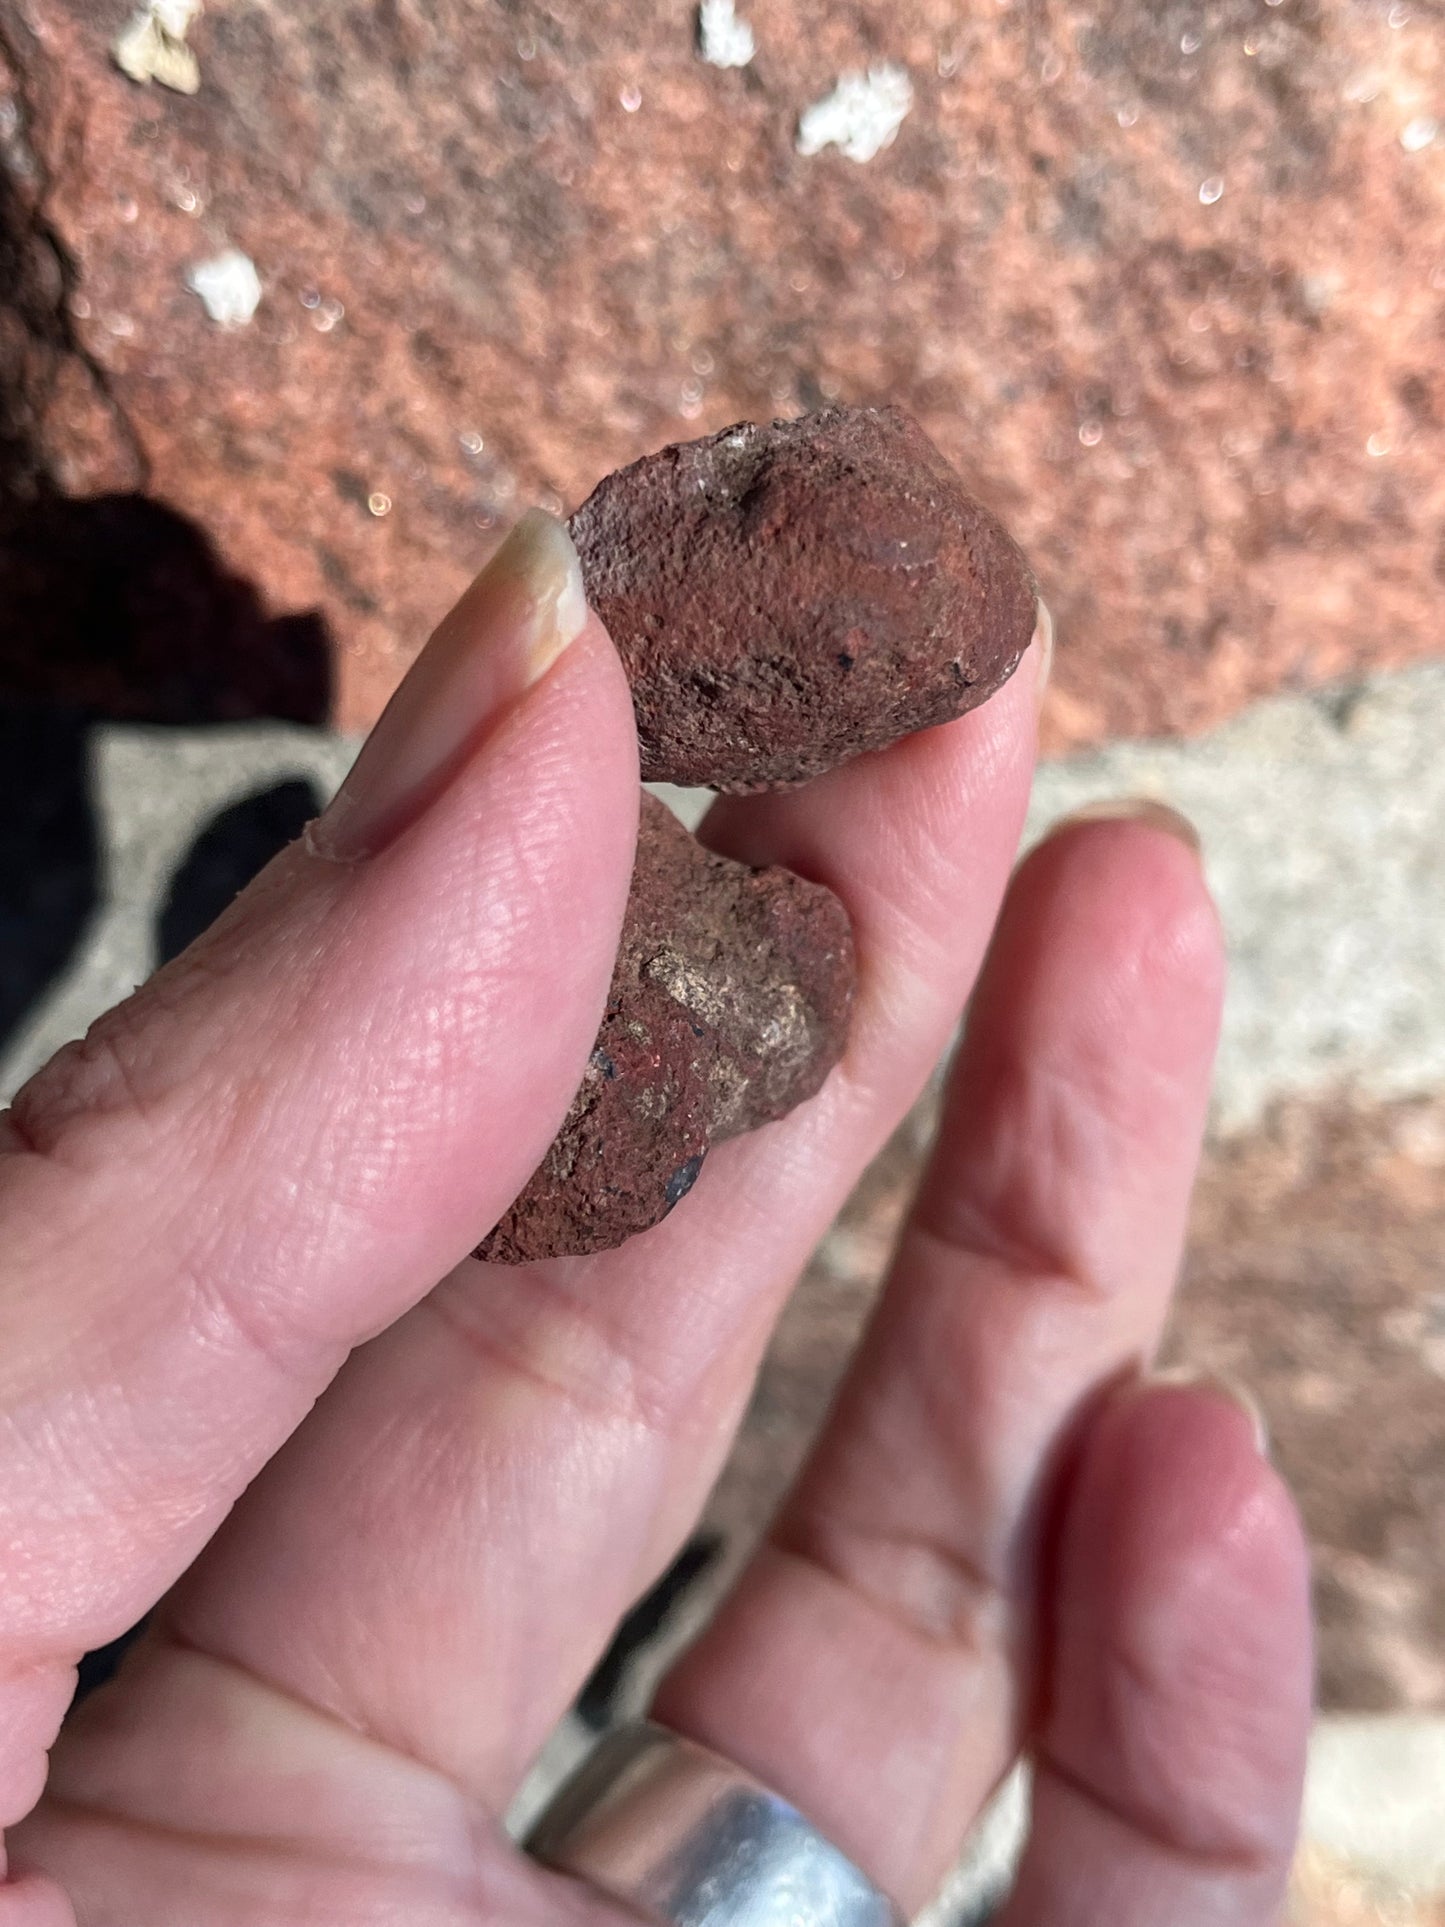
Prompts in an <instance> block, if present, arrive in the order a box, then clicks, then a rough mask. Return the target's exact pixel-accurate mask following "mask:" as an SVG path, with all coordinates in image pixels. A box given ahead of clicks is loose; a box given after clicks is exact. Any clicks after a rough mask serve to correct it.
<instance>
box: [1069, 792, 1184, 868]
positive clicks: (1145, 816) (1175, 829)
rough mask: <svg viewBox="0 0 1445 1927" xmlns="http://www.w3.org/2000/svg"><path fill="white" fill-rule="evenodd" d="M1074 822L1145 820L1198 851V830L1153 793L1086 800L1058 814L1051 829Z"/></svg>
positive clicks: (1152, 826) (1134, 821)
mask: <svg viewBox="0 0 1445 1927" xmlns="http://www.w3.org/2000/svg"><path fill="white" fill-rule="evenodd" d="M1075 823H1147V824H1148V825H1149V826H1150V828H1151V829H1155V830H1162V831H1163V832H1164V834H1165V835H1166V836H1172V837H1176V838H1177V839H1178V840H1179V842H1181V843H1182V844H1184V845H1185V847H1186V848H1187V849H1190V850H1192V851H1193V852H1194V854H1195V855H1196V856H1198V855H1199V854H1200V849H1201V846H1200V841H1199V832H1198V830H1196V829H1195V827H1194V825H1193V824H1192V823H1191V822H1190V821H1189V818H1188V817H1187V816H1183V815H1181V814H1180V812H1179V811H1178V810H1176V809H1172V808H1171V807H1170V805H1169V804H1168V803H1160V802H1157V801H1156V800H1155V799H1154V797H1152V796H1118V797H1108V798H1104V799H1103V800H1101V801H1100V802H1097V803H1085V804H1084V805H1083V806H1082V807H1081V808H1080V809H1077V810H1070V812H1069V814H1068V815H1067V816H1065V817H1061V818H1060V819H1059V821H1058V822H1057V823H1056V824H1055V825H1054V828H1055V829H1056V830H1063V829H1068V828H1070V827H1071V826H1072V825H1073V824H1075Z"/></svg>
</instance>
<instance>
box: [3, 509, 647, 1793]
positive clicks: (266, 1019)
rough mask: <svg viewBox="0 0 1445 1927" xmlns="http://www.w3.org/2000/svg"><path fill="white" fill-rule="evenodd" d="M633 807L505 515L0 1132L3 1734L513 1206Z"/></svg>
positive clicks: (536, 551)
mask: <svg viewBox="0 0 1445 1927" xmlns="http://www.w3.org/2000/svg"><path fill="white" fill-rule="evenodd" d="M637 806H638V783H637V751H636V738H635V732H634V728H633V722H632V711H631V704H630V700H629V695H628V690H627V686H626V682H625V680H624V677H623V675H622V671H621V668H620V665H619V664H618V661H617V658H616V656H615V654H614V653H613V651H612V648H611V646H610V644H609V643H608V641H607V638H606V636H605V634H604V633H603V631H602V629H601V628H600V626H599V625H598V624H597V622H596V620H595V618H592V617H590V616H589V615H588V613H587V610H586V605H585V602H584V599H583V592H582V583H581V574H580V570H579V568H578V564H577V558H576V555H575V553H574V552H573V550H572V546H571V543H570V541H569V540H568V538H567V536H566V533H565V531H564V530H563V529H562V528H561V526H560V525H559V524H558V523H556V522H553V521H552V520H550V519H549V518H547V517H545V516H541V515H536V516H529V517H528V518H527V519H526V520H525V521H524V522H523V523H522V524H521V525H520V526H519V528H518V529H517V530H516V531H515V532H514V534H513V535H512V537H511V538H510V540H509V541H508V542H507V544H506V545H505V546H504V547H503V549H502V550H501V551H500V552H499V554H498V556H497V557H496V559H495V560H494V561H493V563H492V564H491V566H490V567H489V568H488V569H487V570H486V571H485V572H484V574H483V575H482V576H481V577H480V578H479V579H478V581H477V582H476V583H475V584H474V585H473V587H472V588H471V589H470V590H469V592H468V593H467V595H466V596H465V597H464V598H463V600H462V602H461V603H460V604H459V605H458V607H457V608H456V609H455V610H454V611H453V612H452V614H451V615H450V616H448V617H447V619H446V620H445V621H444V622H443V623H442V625H441V627H440V629H438V631H437V633H436V634H435V635H434V636H433V638H432V640H431V642H430V643H429V644H428V645H427V648H426V649H425V650H424V651H423V653H422V655H421V656H420V657H419V658H418V660H417V662H416V664H415V666H414V667H413V669H412V670H411V672H410V674H409V675H408V676H407V678H406V680H405V681H404V682H403V684H402V685H401V687H400V689H399V690H398V692H397V694H396V696H395V697H394V698H393V700H392V703H391V705H390V707H389V708H388V710H387V712H386V714H385V715H384V716H383V717H382V720H381V722H380V723H379V724H378V725H377V728H376V729H375V731H374V732H373V734H372V736H371V738H370V740H369V741H368V743H367V744H366V746H365V748H364V749H363V750H362V753H361V756H360V757H359V759H358V761H357V763H356V765H355V768H354V769H353V771H352V773H351V775H350V776H349V777H348V778H347V781H346V783H345V784H344V785H343V787H342V789H341V792H340V793H339V795H338V797H337V798H336V800H335V802H333V804H332V806H331V808H330V809H329V810H328V811H327V812H326V814H325V815H324V816H322V817H321V818H320V819H319V821H318V822H316V823H315V824H313V825H312V826H311V829H310V830H309V831H308V833H307V835H306V837H305V838H304V839H303V840H302V841H301V842H300V843H298V844H295V845H293V846H292V848H290V849H289V850H287V851H285V852H284V853H283V854H282V855H281V856H279V857H278V858H277V859H276V861H275V862H274V863H272V864H271V866H270V867H269V868H268V869H267V870H266V871H265V872H264V873H263V874H262V876H261V877H259V878H258V879H257V881H256V883H255V884H254V885H253V886H252V887H251V888H250V889H249V890H248V891H247V892H246V893H245V894H244V895H243V896H242V897H240V898H239V899H238V900H237V901H236V903H235V904H234V905H233V906H232V908H231V909H230V911H229V912H228V913H227V914H226V915H225V916H224V917H223V918H222V919H221V921H220V922H219V923H218V924H217V925H216V926H215V928H214V929H213V930H211V931H210V932H209V933H208V934H207V935H206V936H205V937H203V938H202V939H201V940H200V942H199V943H197V944H196V945H194V946H193V947H192V949H191V950H189V951H188V952H186V953H185V955H183V956H182V957H180V958H179V959H178V960H177V961H176V962H175V963H174V964H173V965H171V966H170V967H169V968H168V969H166V970H164V971H162V972H161V973H160V974H159V975H158V976H157V977H156V978H154V979H153V980H152V981H151V983H149V984H148V985H147V986H146V987H145V988H144V989H142V990H141V991H139V992H138V993H137V994H136V995H135V996H134V997H133V998H131V999H130V1000H129V1001H128V1002H127V1003H126V1004H124V1005H122V1006H120V1007H119V1008H118V1009H116V1010H114V1011H111V1012H110V1013H109V1014H108V1015H107V1016H106V1017H104V1018H102V1019H101V1020H100V1022H99V1023H98V1024H97V1025H96V1026H95V1027H94V1029H93V1030H92V1031H91V1033H90V1035H89V1036H88V1037H87V1038H86V1039H85V1040H84V1042H82V1043H79V1044H76V1045H72V1046H70V1047H68V1048H67V1049H66V1050H65V1051H63V1052H61V1054H60V1055H59V1056H58V1057H57V1058H56V1059H55V1060H54V1061H53V1062H52V1063H51V1064H49V1065H48V1066H47V1067H46V1068H45V1069H44V1070H42V1071H41V1072H40V1073H39V1074H38V1075H37V1076H36V1077H35V1078H34V1079H32V1081H31V1082H30V1083H29V1084H28V1085H27V1086H26V1087H25V1089H24V1090H23V1091H21V1093H20V1094H19V1096H18V1097H17V1098H16V1100H15V1104H14V1107H13V1110H12V1111H11V1112H10V1113H9V1114H8V1116H6V1117H4V1118H0V1226H3V1249H4V1253H5V1266H4V1274H3V1280H0V1399H3V1406H0V1409H3V1411H4V1413H5V1420H6V1422H5V1424H4V1426H3V1428H0V1545H5V1546H7V1547H9V1548H10V1549H11V1552H12V1556H11V1558H10V1561H9V1569H8V1570H7V1575H6V1584H5V1587H4V1588H3V1589H0V1734H3V1733H5V1732H6V1730H7V1721H6V1718H5V1709H4V1685H5V1677H6V1675H7V1674H8V1675H9V1676H10V1677H11V1678H12V1679H14V1680H19V1679H21V1678H22V1676H27V1675H28V1676H30V1677H31V1679H32V1684H33V1679H34V1675H35V1669H36V1668H37V1667H39V1668H41V1669H42V1671H44V1669H45V1667H46V1663H47V1662H49V1661H55V1662H59V1663H63V1664H68V1663H69V1662H70V1661H72V1660H73V1659H74V1658H75V1657H76V1656H77V1655H78V1654H79V1652H80V1651H82V1650H83V1649H84V1648H85V1647H87V1646H90V1645H94V1644H97V1643H99V1642H100V1641H102V1640H104V1639H106V1638H108V1637H112V1636H114V1634H116V1633H117V1632H119V1631H120V1630H121V1629H122V1628H123V1627H124V1626H125V1625H127V1624H128V1623H130V1621H131V1620H132V1619H133V1618H134V1617H136V1616H137V1615H138V1613H139V1612H140V1611H142V1610H143V1609H144V1608H145V1607H146V1606H147V1605H149V1604H150V1603H151V1602H152V1601H153V1600H154V1599H155V1598H156V1597H157V1596H158V1595H159V1594H160V1592H161V1591H162V1590H163V1589H164V1587H165V1586H166V1585H167V1584H169V1583H170V1581H171V1580H172V1579H173V1578H174V1577H175V1576H176V1575H177V1573H179V1572H180V1571H181V1570H182V1569H183V1568H184V1566H185V1565H186V1564H187V1563H188V1562H189V1560H190V1559H191V1557H192V1556H193V1555H194V1553H195V1551H196V1550H197V1548H198V1547H199V1546H200V1545H201V1544H202V1543H203V1542H204V1540H205V1539H206V1538H207V1537H208V1536H209V1534H210V1533H211V1532H212V1531H213V1530H214V1529H215V1526H216V1524H217V1522H218V1520H219V1519H220V1517H221V1515H222V1514H223V1512H224V1510H225V1509H226V1507H227V1506H228V1505H229V1503H230V1502H231V1500H232V1499H233V1498H234V1497H235V1496H236V1494H237V1493H238V1492H239V1491H240V1490H241V1488H242V1487H243V1486H244V1485H245V1484H246V1483H247V1481H248V1480H249V1479H250V1478H251V1477H252V1475H253V1474H254V1473H255V1472H256V1471H257V1470H258V1469H259V1467H260V1466H261V1464H262V1463H263V1462H264V1461H265V1460H266V1459H267V1458H268V1457H269V1456H270V1455H271V1453H272V1452H274V1450H275V1449H276V1447H277V1446H278V1445H279V1444H280V1442H281V1441H282V1440H283V1439H284V1438H285V1437H286V1435H287V1434H288V1433H289V1432H290V1431H291V1430H292V1429H293V1428H294V1426H295V1425H296V1424H297V1423H298V1422H299V1420H300V1419H301V1417H302V1416H303V1415H304V1414H305V1412H306V1410H307V1409H308V1407H309V1405H310V1404H311V1402H312V1401H313V1400H314V1399H315V1397H316V1396H317V1394H318V1393H319V1392H320V1391H321V1389H322V1388H323V1387H324V1385H325V1384H326V1382H327V1381H328V1379H329V1378H330V1377H331V1375H332V1374H333V1373H334V1371H335V1370H336V1368H337V1366H338V1365H339V1363H340V1362H341V1360H342V1358H343V1357H344V1356H345V1354H346V1352H347V1351H348V1350H349V1349H350V1348H351V1347H352V1346H353V1345H354V1344H355V1343H357V1342H358V1340H360V1339H361V1338H363V1337H365V1336H368V1335H369V1334H371V1333H373V1332H375V1331H376V1330H378V1329H379V1328H380V1327H382V1326H384V1325H386V1324H388V1323H389V1322H390V1321H391V1320H392V1319H394V1318H396V1317H397V1316H398V1315H399V1314H400V1313H401V1312H402V1311H404V1310H405V1309H406V1308H407V1307H408V1306H410V1305H411V1304H412V1303H414V1302H415V1301H416V1300H417V1299H419V1298H420V1297H421V1296H423V1295H424V1294H425V1292H426V1291H427V1290H428V1289H429V1288H430V1287H431V1286H432V1285H433V1284H434V1283H435V1282H436V1280H437V1279H438V1278H439V1277H440V1276H441V1275H442V1274H443V1273H445V1272H446V1271H448V1270H449V1269H450V1268H451V1267H452V1266H453V1265H454V1264H455V1263H456V1262H457V1261H458V1260H460V1259H461V1258H462V1257H463V1256H464V1255H465V1254H466V1252H467V1251H468V1250H469V1249H470V1248H471V1246H472V1245H474V1244H475V1243H476V1242H477V1240H478V1238H479V1237H480V1236H481V1235H482V1234H483V1233H484V1232H485V1231H487V1230H488V1229H489V1227H490V1226H491V1225H492V1224H493V1223H494V1222H495V1220H496V1219H497V1218H498V1217H499V1216H500V1214H501V1212H502V1211H503V1209H504V1208H505V1206H506V1205H507V1204H508V1203H509V1202H510V1200H511V1199H512V1197H513V1196H514V1195H515V1194H516V1192H517V1191H518V1190H519V1189H520V1188H521V1187H522V1185H523V1184H524V1183H525V1181H526V1179H527V1178H528V1176H529V1175H530V1174H531V1172H532V1170H533V1169H534V1168H535V1166H536V1165H537V1164H538V1162H539V1161H540V1159H541V1157H542V1155H543V1153H544V1151H545V1149H546V1147H547V1144H548V1142H549V1141H550V1139H551V1137H552V1135H553V1133H554V1132H555V1130H556V1128H557V1126H558V1124H559V1123H560V1121H561V1119H562V1117H563V1114H564V1113H565V1111H566V1109H567V1106H568V1104H569V1102H570V1100H571V1098H572V1096H573V1094H574V1092H575V1090H576V1088H577V1085H578V1084H579V1082H580V1081H581V1076H582V1072H583V1069H584V1066H585V1063H586V1059H587V1054H588V1051H589V1050H590V1048H591V1045H592V1043H593V1040H594V1037H595V1035H596V1030H597V1025H598V1022H599V1020H600V1017H601V1013H602V1008H603V1003H604V1000H605V996H606V991H607V986H608V981H609V977H610V973H611V968H612V963H613V959H614V956H615V953H616V948H617V940H618V932H619V929H620V925H621V920H622V913H623V908H624V903H625V899H626V893H627V885H628V878H629V872H630V867H631V856H632V848H633V843H634V840H635V835H636V825H637ZM57 1690H58V1689H57ZM27 1691H28V1689H27ZM40 1698H41V1699H42V1700H43V1699H45V1698H46V1696H45V1695H44V1694H41V1696H40ZM28 1703H32V1704H34V1705H36V1706H37V1707H38V1705H39V1701H36V1700H35V1698H34V1695H33V1694H29V1695H28ZM39 1716H40V1715H39V1714H37V1717H39ZM25 1723H26V1722H25V1720H24V1719H22V1720H21V1725H22V1726H24V1725H25ZM10 1730H11V1732H12V1733H14V1728H13V1727H12V1728H11V1729H10ZM16 1737H17V1738H19V1737H21V1736H19V1735H16ZM3 1748H4V1743H3V1742H0V1756H3ZM3 1779H4V1775H3V1758H0V1824H4V1822H5V1820H6V1819H7V1818H13V1817H14V1814H13V1810H10V1811H7V1807H8V1806H9V1802H8V1800H7V1798H6V1789H5V1786H4V1784H3Z"/></svg>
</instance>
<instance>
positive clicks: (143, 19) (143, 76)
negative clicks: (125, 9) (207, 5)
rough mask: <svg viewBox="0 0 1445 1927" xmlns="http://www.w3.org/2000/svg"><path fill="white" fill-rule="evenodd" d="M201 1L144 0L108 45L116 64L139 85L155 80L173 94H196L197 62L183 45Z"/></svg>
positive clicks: (191, 51)
mask: <svg viewBox="0 0 1445 1927" xmlns="http://www.w3.org/2000/svg"><path fill="white" fill-rule="evenodd" d="M201 4H202V0H145V4H144V5H143V6H141V7H139V8H138V9H137V10H136V12H135V13H133V14H132V15H131V17H130V19H129V20H127V22H126V23H125V25H124V26H123V27H122V28H121V30H120V32H119V34H117V36H116V38H115V40H114V42H113V43H112V45H111V50H110V51H111V58H112V59H113V60H114V61H115V64H116V66H117V67H119V68H120V70H121V72H122V73H123V74H125V75H126V76H127V78H128V79H130V80H134V81H138V82H139V84H140V85H141V86H142V87H148V86H149V85H150V83H151V82H152V81H153V80H157V81H159V82H160V84H161V86H162V87H169V88H170V89H171V91H172V92H173V93H177V94H194V93H196V92H197V91H198V89H199V88H200V85H201V69H200V63H199V62H198V61H197V59H196V56H195V53H194V51H193V49H192V48H190V47H188V46H187V45H186V35H187V34H188V33H189V32H190V30H191V25H192V22H193V21H194V20H195V18H196V16H197V15H198V14H199V13H200V11H201Z"/></svg>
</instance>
